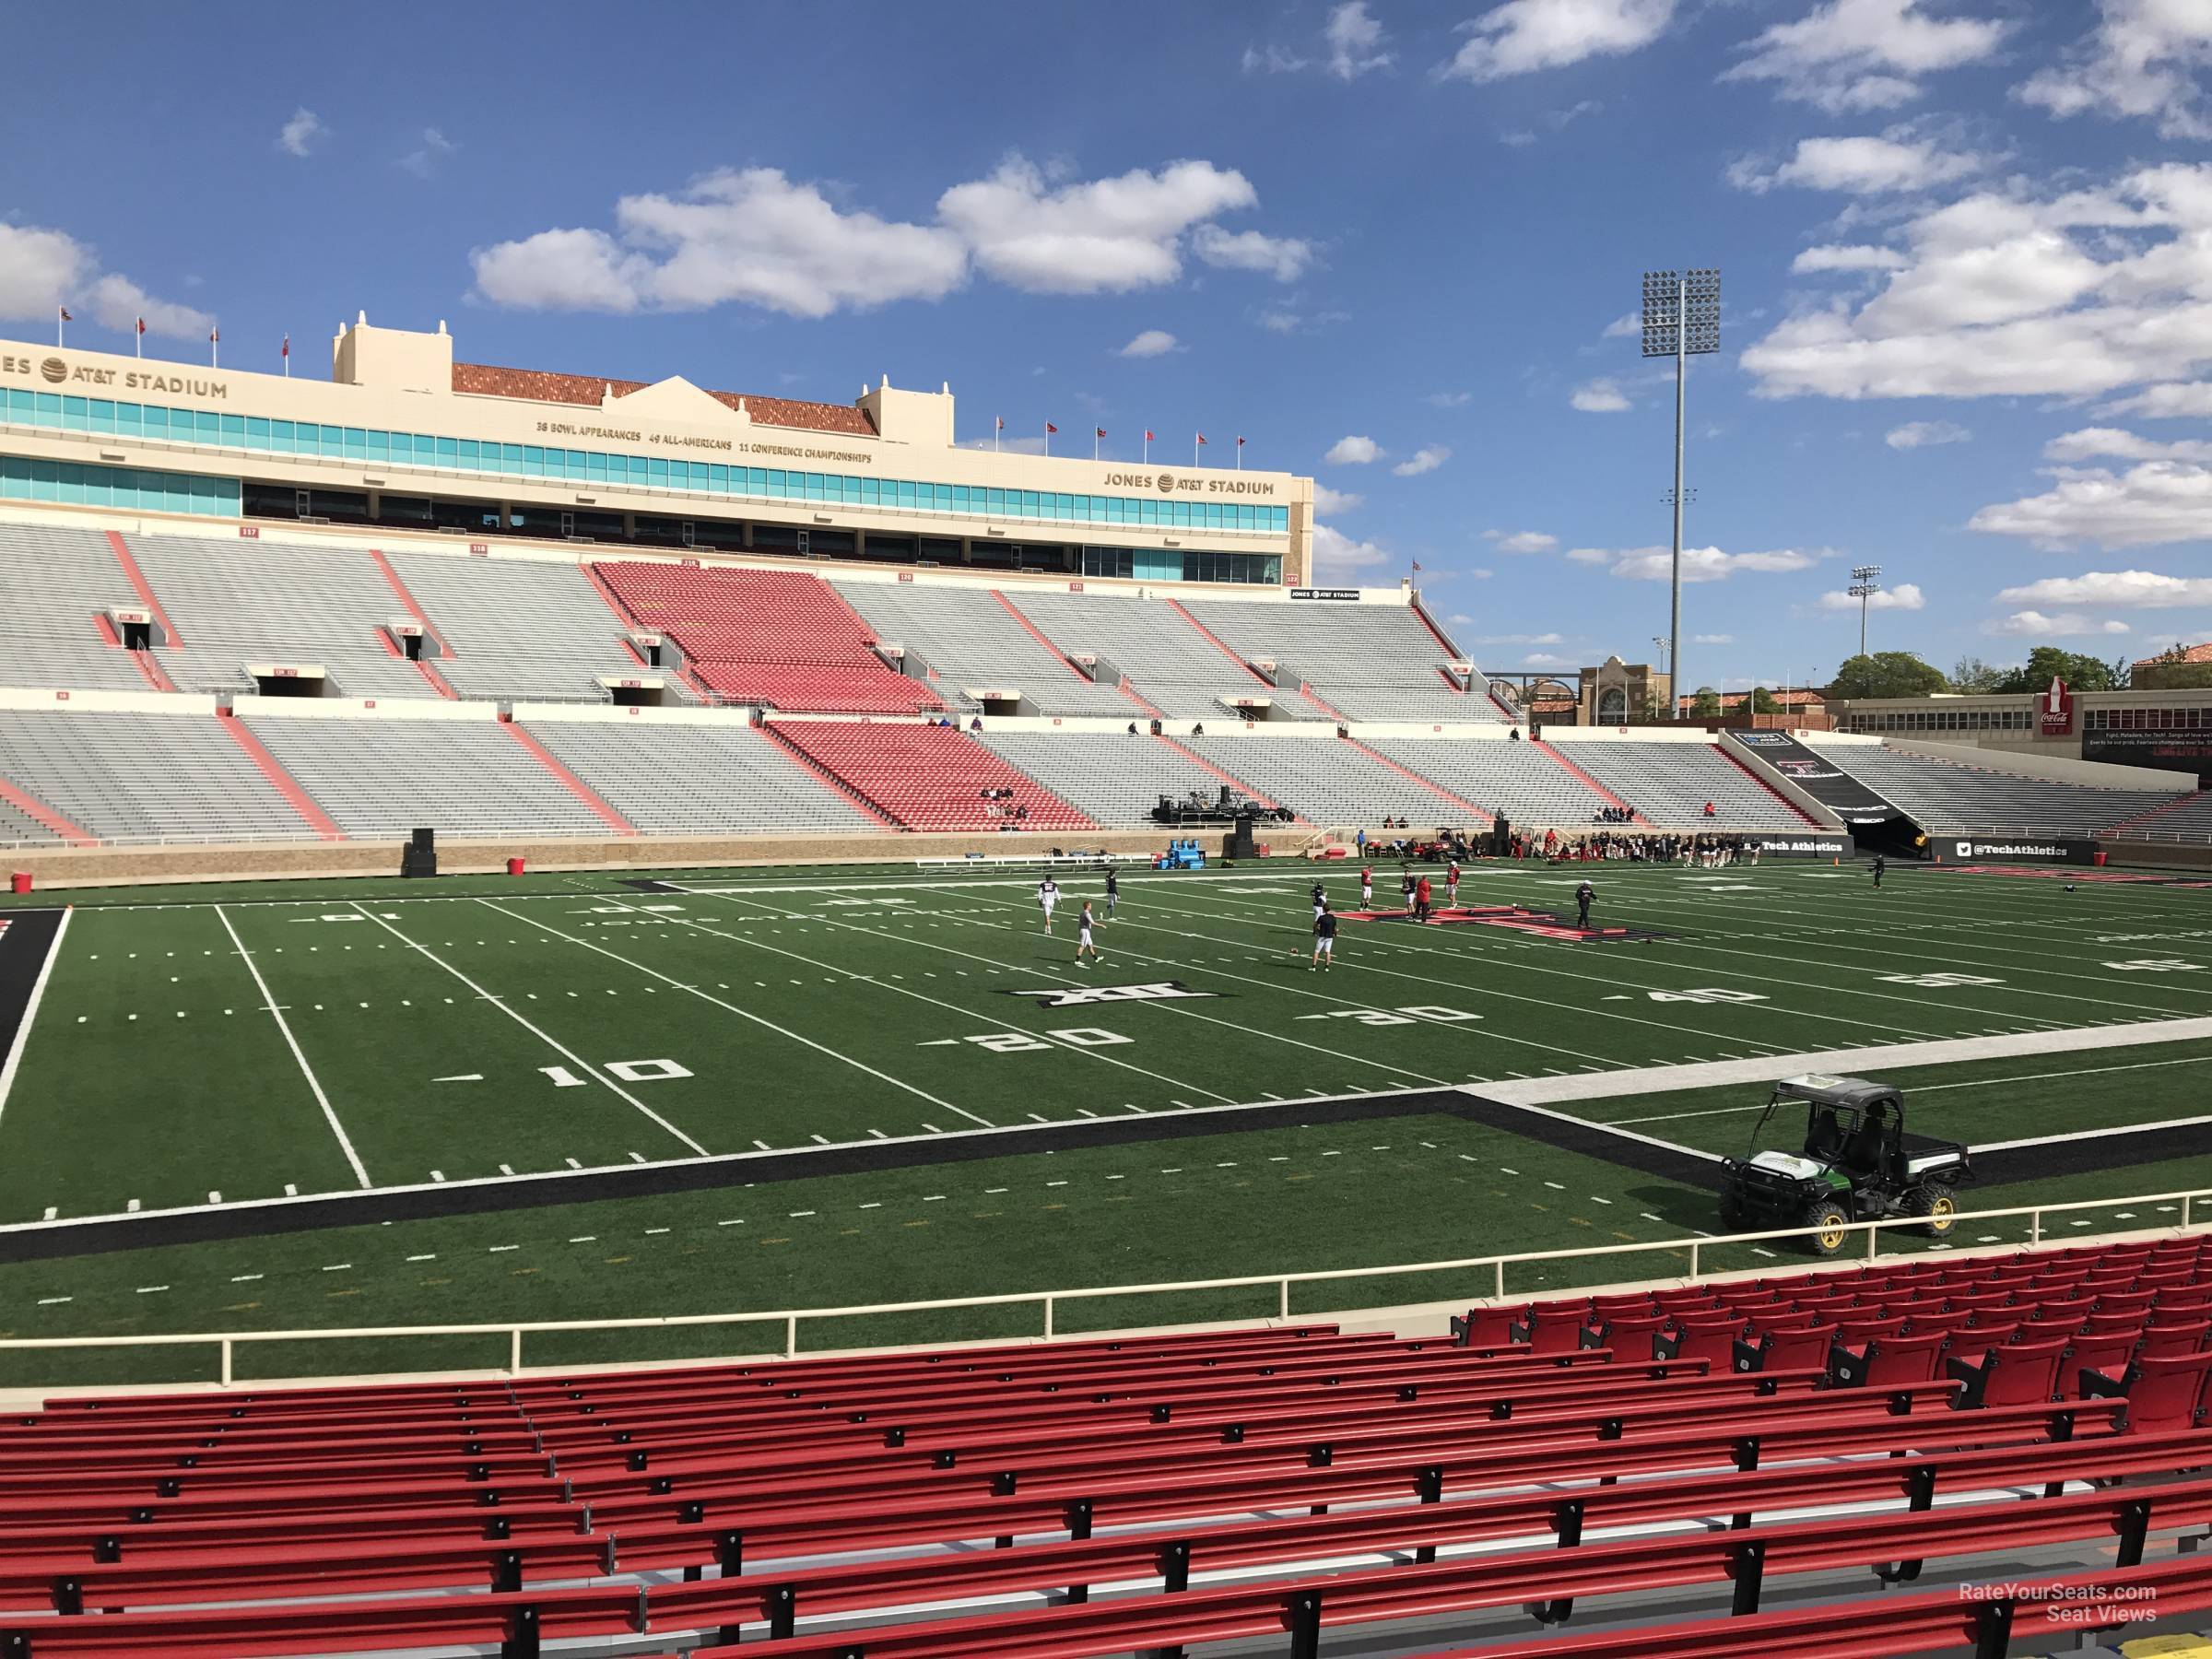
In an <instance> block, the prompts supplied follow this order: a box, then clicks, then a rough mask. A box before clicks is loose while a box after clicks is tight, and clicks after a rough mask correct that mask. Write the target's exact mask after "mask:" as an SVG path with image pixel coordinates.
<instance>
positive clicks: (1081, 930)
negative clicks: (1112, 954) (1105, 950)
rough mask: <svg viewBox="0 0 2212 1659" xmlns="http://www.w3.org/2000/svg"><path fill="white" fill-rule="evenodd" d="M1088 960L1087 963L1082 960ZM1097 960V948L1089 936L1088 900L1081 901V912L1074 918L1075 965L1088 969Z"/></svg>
mask: <svg viewBox="0 0 2212 1659" xmlns="http://www.w3.org/2000/svg"><path fill="white" fill-rule="evenodd" d="M1086 957H1088V958H1089V961H1086V960H1085V958H1086ZM1098 959H1099V947H1098V946H1097V945H1096V944H1095V943H1093V942H1092V939H1091V936H1090V900H1088V899H1086V900H1083V909H1082V912H1080V913H1079V914H1078V915H1077V917H1076V965H1077V967H1078V968H1088V967H1089V966H1090V964H1091V962H1095V961H1097V960H1098Z"/></svg>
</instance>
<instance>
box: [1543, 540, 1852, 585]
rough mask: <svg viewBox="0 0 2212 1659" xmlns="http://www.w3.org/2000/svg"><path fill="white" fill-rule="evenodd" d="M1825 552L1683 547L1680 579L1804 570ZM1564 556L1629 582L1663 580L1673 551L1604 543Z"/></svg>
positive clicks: (1709, 579) (1715, 579)
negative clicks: (1617, 548) (1607, 570)
mask: <svg viewBox="0 0 2212 1659" xmlns="http://www.w3.org/2000/svg"><path fill="white" fill-rule="evenodd" d="M1826 556H1827V555H1826V552H1825V550H1822V551H1820V552H1813V553H1801V552H1799V551H1798V550H1797V549H1796V548H1794V547H1783V548H1780V549H1778V550H1776V551H1774V552H1771V553H1724V552H1722V551H1721V550H1720V548H1718V547H1685V548H1683V549H1682V580H1683V581H1684V582H1725V581H1726V580H1727V579H1728V578H1729V577H1731V576H1734V575H1735V574H1736V573H1737V572H1738V571H1751V572H1758V573H1765V574H1772V573H1775V572H1781V571H1806V570H1810V569H1811V568H1812V567H1813V566H1814V565H1816V564H1818V562H1819V561H1820V560H1821V559H1823V558H1825V557H1826ZM1567 557H1568V558H1569V559H1573V560H1575V561H1576V562H1577V563H1580V564H1606V565H1608V566H1609V567H1610V573H1611V574H1613V575H1615V576H1618V577H1621V578H1623V579H1624V580H1626V581H1630V582H1665V581H1666V580H1667V579H1668V576H1669V574H1670V573H1671V571H1672V564H1673V555H1672V553H1671V552H1670V551H1669V550H1668V549H1667V548H1665V547H1629V548H1625V549H1622V550H1620V551H1618V552H1616V551H1613V550H1611V549H1608V548H1605V547H1575V548H1572V549H1571V550H1570V551H1569V553H1568V555H1567Z"/></svg>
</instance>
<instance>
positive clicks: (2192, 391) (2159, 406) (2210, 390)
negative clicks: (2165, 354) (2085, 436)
mask: <svg viewBox="0 0 2212 1659" xmlns="http://www.w3.org/2000/svg"><path fill="white" fill-rule="evenodd" d="M2097 413H2098V414H2100V415H2141V416H2144V417H2146V418H2148V419H2151V420H2175V419H2189V420H2205V419H2212V381H2194V382H2193V381H2176V382H2170V383H2168V384H2166V385H2163V386H2148V387H2146V388H2145V389H2144V390H2142V391H2140V392H2138V393H2136V394H2135V395H2134V396H2133V397H2121V398H2115V399H2113V400H2112V402H2111V403H2106V404H2100V405H2098V406H2097Z"/></svg>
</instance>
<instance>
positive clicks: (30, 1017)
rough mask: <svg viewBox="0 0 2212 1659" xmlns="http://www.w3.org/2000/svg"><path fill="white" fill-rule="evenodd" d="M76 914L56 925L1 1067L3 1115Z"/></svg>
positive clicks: (64, 915)
mask: <svg viewBox="0 0 2212 1659" xmlns="http://www.w3.org/2000/svg"><path fill="white" fill-rule="evenodd" d="M75 914H76V911H75V910H74V909H65V910H64V911H63V912H62V919H61V921H60V922H58V923H57V924H55V925H54V929H53V942H52V943H50V944H49V945H48V946H47V947H46V959H45V960H44V961H43V962H41V963H40V964H39V977H38V978H37V979H36V980H34V981H32V982H31V987H30V1000H29V1001H28V1002H26V1003H25V1004H24V1005H23V1020H22V1023H21V1024H20V1025H18V1026H17V1027H16V1039H15V1041H13V1042H11V1043H9V1044H8V1045H7V1063H6V1065H0V1112H6V1110H7V1097H8V1095H9V1094H10V1093H11V1092H12V1091H13V1090H14V1088H15V1087H16V1068H17V1067H18V1066H19V1065H22V1064H23V1045H24V1044H25V1043H27V1042H29V1041H30V1028H31V1027H32V1025H34V1024H35V1023H37V1020H38V1018H39V1005H40V1004H41V1002H43V1001H45V1000H46V982H47V981H48V980H49V979H52V978H53V965H54V963H56V962H58V961H60V960H61V959H62V940H63V939H64V937H65V936H66V935H67V934H68V932H69V918H70V917H71V916H74V915H75Z"/></svg>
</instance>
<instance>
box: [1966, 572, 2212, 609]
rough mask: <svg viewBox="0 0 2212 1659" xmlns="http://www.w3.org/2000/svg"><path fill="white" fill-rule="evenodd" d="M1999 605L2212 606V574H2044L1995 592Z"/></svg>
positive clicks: (2142, 607) (2149, 607) (2118, 607)
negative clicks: (2024, 583)
mask: <svg viewBox="0 0 2212 1659" xmlns="http://www.w3.org/2000/svg"><path fill="white" fill-rule="evenodd" d="M1996 602H1997V603H1998V604H1999V605H2059V606H2068V605H2100V606H2110V607H2112V608H2113V609H2116V610H2172V609H2176V608H2179V607H2181V606H2193V605H2212V576H2162V575H2159V574H2158V573H2157V572H2155V571H2087V572H2085V573H2084V574H2082V575H2079V576H2046V577H2044V578H2043V579H2042V580H2041V582H2029V583H2027V584H2026V585H2025V586H2023V587H2009V588H2006V589H2005V590H2004V591H2003V592H2002V593H2000V594H1998V595H1997V600H1996Z"/></svg>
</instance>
